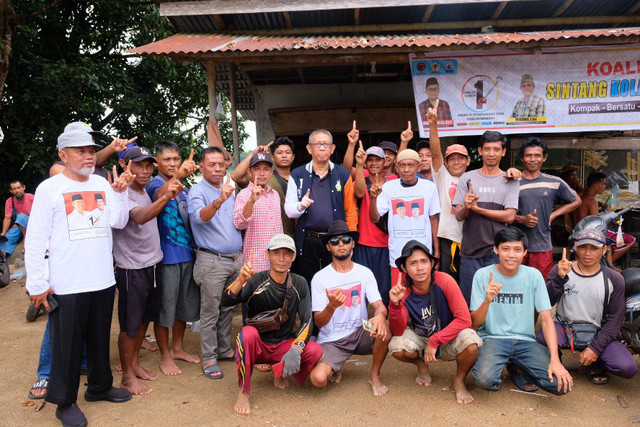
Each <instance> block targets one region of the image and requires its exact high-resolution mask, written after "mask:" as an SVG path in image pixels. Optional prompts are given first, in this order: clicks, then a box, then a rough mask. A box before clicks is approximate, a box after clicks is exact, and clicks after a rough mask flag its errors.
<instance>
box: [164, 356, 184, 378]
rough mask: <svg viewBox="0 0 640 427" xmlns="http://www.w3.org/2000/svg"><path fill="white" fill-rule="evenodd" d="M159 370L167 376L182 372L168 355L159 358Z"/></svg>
mask: <svg viewBox="0 0 640 427" xmlns="http://www.w3.org/2000/svg"><path fill="white" fill-rule="evenodd" d="M160 371H162V373H163V374H165V375H169V376H174V375H180V374H181V373H182V371H181V370H180V368H178V365H176V362H175V361H174V360H173V359H172V358H170V357H168V358H166V359H162V360H160Z"/></svg>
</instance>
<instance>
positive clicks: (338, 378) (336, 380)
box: [329, 370, 342, 384]
mask: <svg viewBox="0 0 640 427" xmlns="http://www.w3.org/2000/svg"><path fill="white" fill-rule="evenodd" d="M341 380H342V370H340V371H338V372H334V373H333V375H331V378H329V381H331V382H332V383H336V384H338V383H339V382H340V381H341Z"/></svg>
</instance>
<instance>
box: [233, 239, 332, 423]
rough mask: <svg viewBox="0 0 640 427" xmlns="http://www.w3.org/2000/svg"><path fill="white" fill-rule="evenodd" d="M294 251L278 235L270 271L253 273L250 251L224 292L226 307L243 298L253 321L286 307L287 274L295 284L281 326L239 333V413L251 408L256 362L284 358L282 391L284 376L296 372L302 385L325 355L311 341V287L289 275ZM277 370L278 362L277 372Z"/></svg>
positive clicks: (277, 380) (276, 382)
mask: <svg viewBox="0 0 640 427" xmlns="http://www.w3.org/2000/svg"><path fill="white" fill-rule="evenodd" d="M295 249H296V247H295V243H294V241H293V239H292V238H291V237H289V236H287V235H286V234H276V235H275V236H273V237H272V238H271V240H270V241H269V246H268V247H267V258H268V259H269V263H270V266H271V267H270V270H268V271H263V272H260V273H254V271H253V266H252V263H253V252H251V254H250V255H249V262H247V263H245V264H244V265H243V266H242V270H240V275H239V276H238V278H237V279H236V280H235V281H234V282H233V283H232V284H231V285H230V286H229V287H228V288H227V289H226V290H225V292H223V294H222V302H221V304H222V305H223V306H225V307H228V306H232V305H235V304H238V303H240V302H242V303H243V304H245V305H246V308H247V318H248V319H251V318H252V317H254V316H255V315H257V314H260V313H264V312H267V311H270V310H276V309H278V308H283V305H284V302H285V298H286V296H287V281H288V279H289V278H290V279H291V284H292V290H291V291H290V292H289V294H290V296H289V303H288V307H287V310H286V313H287V316H288V319H287V320H286V321H284V322H283V323H282V324H281V325H280V327H279V328H278V329H276V330H272V331H268V332H261V333H259V332H258V330H257V329H256V328H255V327H253V326H245V327H243V328H242V330H241V331H240V333H239V334H238V338H237V339H236V360H237V363H238V386H239V387H240V390H239V391H238V399H237V400H236V403H235V405H234V406H233V409H234V410H235V411H236V412H237V413H239V414H248V413H249V412H250V411H251V405H250V404H249V393H250V391H251V373H252V372H253V366H254V365H255V364H257V363H276V364H277V363H279V362H283V369H282V377H277V376H276V377H275V379H274V386H276V387H277V388H281V389H283V388H286V387H287V386H288V385H289V382H288V381H287V380H286V379H285V378H284V377H287V376H289V375H292V376H293V378H294V379H295V380H296V382H297V383H298V385H302V384H303V383H304V382H305V380H306V379H307V377H308V376H309V372H311V369H312V368H313V367H314V366H315V365H316V363H318V361H319V360H320V359H321V358H322V348H321V347H320V345H318V344H316V343H315V342H308V340H309V335H310V332H311V329H312V325H311V321H312V317H311V296H310V294H309V286H308V285H307V281H306V280H305V279H304V278H303V277H302V276H299V275H297V274H294V273H289V269H290V268H291V264H292V263H293V260H294V259H295V257H296V250H295ZM289 276H290V277H289ZM296 314H297V315H298V316H299V317H300V329H299V330H298V332H297V334H294V333H293V327H294V324H295V321H296ZM275 369H276V368H275V366H274V373H275Z"/></svg>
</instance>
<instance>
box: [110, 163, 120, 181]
mask: <svg viewBox="0 0 640 427" xmlns="http://www.w3.org/2000/svg"><path fill="white" fill-rule="evenodd" d="M111 173H112V174H113V182H115V181H116V180H117V179H118V169H116V165H113V172H111Z"/></svg>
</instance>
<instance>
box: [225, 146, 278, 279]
mask: <svg viewBox="0 0 640 427" xmlns="http://www.w3.org/2000/svg"><path fill="white" fill-rule="evenodd" d="M272 164H273V162H272V161H271V155H270V154H269V152H268V151H267V152H258V153H255V154H254V155H252V156H251V161H250V162H249V176H250V178H251V181H250V182H249V185H248V186H247V187H246V188H245V189H243V190H242V191H240V193H238V195H237V196H236V202H235V206H234V208H233V225H235V227H236V228H237V229H238V230H245V232H244V239H243V245H242V257H243V259H249V254H250V253H251V252H253V255H254V258H253V267H254V269H256V271H264V270H268V269H269V260H268V259H267V255H266V253H267V252H266V249H267V245H268V244H269V240H270V239H271V238H272V237H273V236H275V235H276V234H280V233H282V232H283V227H282V220H281V218H280V216H278V215H276V213H277V212H278V210H279V209H280V196H278V193H276V192H275V190H273V189H272V188H271V186H269V184H268V183H269V180H270V179H271V176H272V175H273V169H272Z"/></svg>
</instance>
